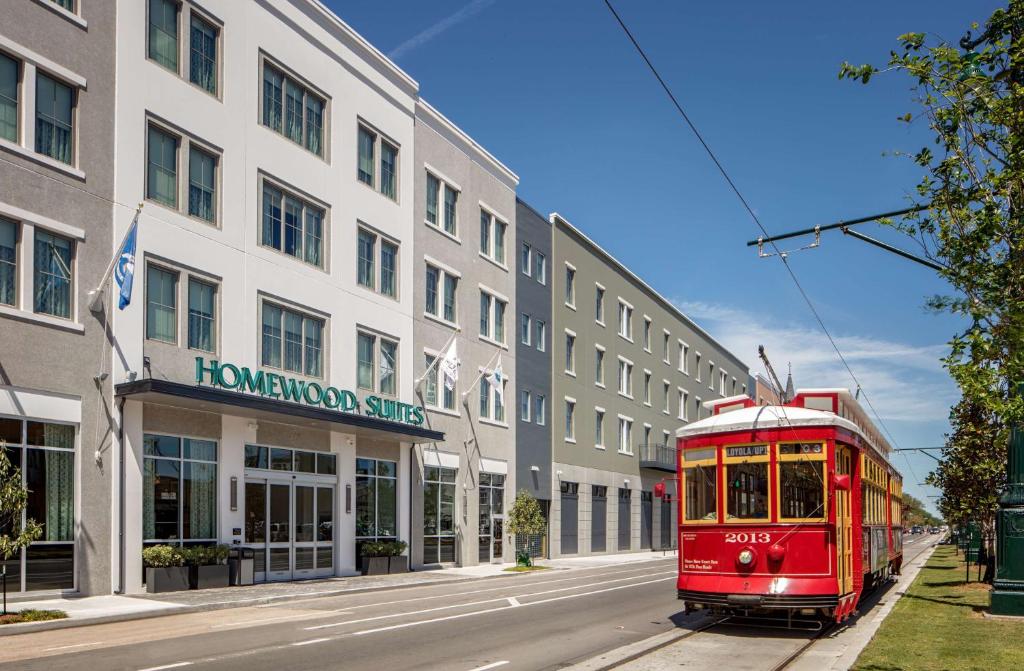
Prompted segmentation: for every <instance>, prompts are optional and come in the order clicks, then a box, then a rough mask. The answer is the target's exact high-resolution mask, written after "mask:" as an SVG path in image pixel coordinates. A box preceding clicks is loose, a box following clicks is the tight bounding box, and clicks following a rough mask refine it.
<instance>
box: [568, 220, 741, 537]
mask: <svg viewBox="0 0 1024 671" xmlns="http://www.w3.org/2000/svg"><path fill="white" fill-rule="evenodd" d="M551 225H552V240H553V242H552V255H551V259H552V260H551V264H550V265H551V268H550V275H551V287H552V292H553V293H552V296H553V298H552V304H553V307H552V320H551V321H552V324H551V338H552V347H551V361H552V366H551V368H552V371H551V373H552V388H551V413H550V414H551V416H552V418H553V420H554V421H555V422H557V424H555V425H554V429H553V431H552V443H551V445H552V449H551V452H552V469H553V471H554V472H553V474H552V479H551V483H552V487H553V489H554V492H555V496H554V497H553V500H552V506H551V513H550V536H551V555H552V556H562V555H587V554H595V553H601V552H630V551H640V550H649V549H660V548H667V547H673V546H674V545H675V543H676V533H675V529H676V528H677V524H676V523H677V515H678V513H677V509H676V508H677V507H676V505H675V504H674V502H673V501H671V500H670V499H662V500H656V499H655V498H654V497H653V488H654V485H655V484H657V483H658V482H665V483H666V485H667V486H666V489H667V490H668V491H669V492H670V493H671V492H673V491H674V489H675V488H674V486H672V485H673V484H674V478H675V471H676V467H675V445H674V443H675V441H674V438H673V436H674V435H675V431H676V429H678V428H679V426H680V425H682V424H685V423H687V422H690V421H694V420H697V419H700V418H701V417H706V416H708V414H709V411H708V410H707V409H705V408H703V407H702V403H703V402H705V401H710V400H712V399H718V398H723V397H728V396H733V395H747V392H748V389H747V383H748V368H747V366H746V365H745V364H744V363H743V362H742V361H740V360H739V359H738V358H736V356H734V355H733V354H732V353H730V352H728V351H727V350H726V349H725V348H723V347H722V346H721V345H720V344H719V343H717V342H715V340H714V339H713V338H711V336H710V335H708V334H707V333H706V332H705V331H703V330H702V329H701V328H700V327H699V326H697V325H696V324H695V323H694V322H693V321H691V320H690V319H689V318H688V317H686V315H684V314H683V313H682V312H681V311H680V310H679V309H678V308H677V307H675V306H674V305H673V304H672V303H671V302H670V301H669V300H667V299H665V298H664V297H662V296H661V295H660V294H658V293H657V292H656V291H655V290H654V289H653V288H651V287H650V286H649V285H648V284H646V283H645V282H644V281H643V280H641V279H640V278H639V277H637V276H636V275H635V274H634V273H633V272H631V271H630V270H629V269H628V268H626V267H625V266H624V265H622V264H621V263H620V262H618V261H617V260H616V259H615V258H614V257H612V256H611V255H610V254H609V253H608V252H606V251H605V250H603V249H602V248H601V247H600V246H598V245H597V243H595V242H594V241H593V240H590V239H589V238H588V237H587V236H586V235H584V234H583V233H582V232H581V231H580V230H579V229H577V228H575V227H574V226H572V224H570V223H569V222H568V221H566V220H565V219H564V218H563V217H561V216H559V215H557V214H553V215H551Z"/></svg>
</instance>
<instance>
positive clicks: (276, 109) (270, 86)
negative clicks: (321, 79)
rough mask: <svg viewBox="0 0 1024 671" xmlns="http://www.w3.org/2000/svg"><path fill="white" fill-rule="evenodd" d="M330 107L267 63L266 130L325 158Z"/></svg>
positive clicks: (264, 75) (265, 67)
mask: <svg viewBox="0 0 1024 671" xmlns="http://www.w3.org/2000/svg"><path fill="white" fill-rule="evenodd" d="M326 107H327V102H326V100H325V99H324V98H323V97H322V96H320V95H319V94H317V93H314V92H313V91H312V90H311V89H310V88H309V87H307V86H306V85H305V84H303V83H302V82H300V81H299V80H298V78H297V77H295V76H294V75H292V74H290V73H286V72H285V71H284V70H282V69H280V68H278V67H275V66H273V65H271V64H270V63H268V62H266V61H264V63H263V118H262V119H261V122H262V123H263V125H264V126H266V127H267V128H269V129H271V130H272V131H274V132H276V133H280V134H281V135H283V136H284V137H286V138H288V139H289V140H291V141H292V142H294V143H295V144H297V145H299V146H302V147H305V148H306V149H308V150H309V151H311V152H313V153H314V154H316V155H317V156H320V157H323V155H324V118H325V116H326V114H325V110H326Z"/></svg>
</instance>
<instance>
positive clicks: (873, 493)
mask: <svg viewBox="0 0 1024 671" xmlns="http://www.w3.org/2000/svg"><path fill="white" fill-rule="evenodd" d="M706 406H707V407H710V408H711V411H712V415H711V417H708V418H706V419H702V420H700V421H697V422H694V423H692V424H689V425H687V426H685V427H683V428H681V429H679V431H677V433H676V435H677V438H678V448H679V449H678V464H677V469H678V473H679V480H678V493H679V496H678V497H677V498H678V500H679V520H680V528H679V548H680V552H679V581H678V584H677V588H678V596H679V598H680V599H682V600H683V602H684V609H685V610H687V611H694V610H702V609H707V610H711V611H714V612H719V613H728V614H738V615H746V616H760V615H765V614H775V615H785V616H787V617H789V618H792V617H793V616H794V615H798V616H815V617H816V618H820V619H826V620H835V621H842V620H844V619H846V618H847V617H849V615H851V614H852V613H853V612H854V609H855V608H856V607H857V602H858V599H859V598H860V596H861V594H862V592H864V591H865V590H866V589H870V587H871V586H872V585H874V584H877V583H878V582H879V581H881V580H884V579H885V578H886V577H888V576H889V575H891V574H898V573H899V571H900V564H901V562H902V561H903V548H902V541H901V536H902V529H901V527H900V523H901V507H900V501H901V495H902V483H901V479H900V474H899V473H898V472H897V471H896V469H895V468H893V467H892V465H891V464H890V463H889V462H888V460H887V458H886V457H887V455H888V454H889V452H890V449H891V448H890V446H889V444H888V442H886V440H885V438H884V437H883V436H882V435H881V433H880V432H879V431H878V429H877V428H876V427H875V425H874V424H873V423H872V422H871V420H870V419H869V418H868V416H867V414H866V413H865V412H864V410H863V409H862V408H861V406H860V404H858V403H857V401H856V400H855V399H854V398H853V396H851V394H850V392H849V391H847V390H845V389H801V390H799V391H798V392H797V394H796V396H795V398H794V399H793V400H792V401H791V402H790V403H788V404H786V405H782V406H770V405H766V406H757V405H754V402H753V401H752V400H751V399H749V398H747V397H745V396H744V397H733V398H726V399H722V400H719V401H714V402H711V403H708V404H706Z"/></svg>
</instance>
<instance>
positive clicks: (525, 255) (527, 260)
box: [519, 242, 533, 277]
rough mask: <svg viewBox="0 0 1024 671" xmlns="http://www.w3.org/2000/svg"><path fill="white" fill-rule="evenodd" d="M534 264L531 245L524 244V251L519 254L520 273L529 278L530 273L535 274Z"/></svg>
mask: <svg viewBox="0 0 1024 671" xmlns="http://www.w3.org/2000/svg"><path fill="white" fill-rule="evenodd" d="M532 262H533V255H532V254H531V248H530V245H529V244H527V243H525V242H524V243H523V249H522V251H521V252H520V253H519V272H521V273H522V274H523V275H526V276H527V277H529V276H530V273H531V272H533V270H532V268H533V266H532Z"/></svg>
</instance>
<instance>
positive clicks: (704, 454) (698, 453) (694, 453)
mask: <svg viewBox="0 0 1024 671" xmlns="http://www.w3.org/2000/svg"><path fill="white" fill-rule="evenodd" d="M716 453H717V450H716V449H715V448H713V447H709V448H707V449H703V450H683V461H704V460H705V459H714V458H715V455H716Z"/></svg>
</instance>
